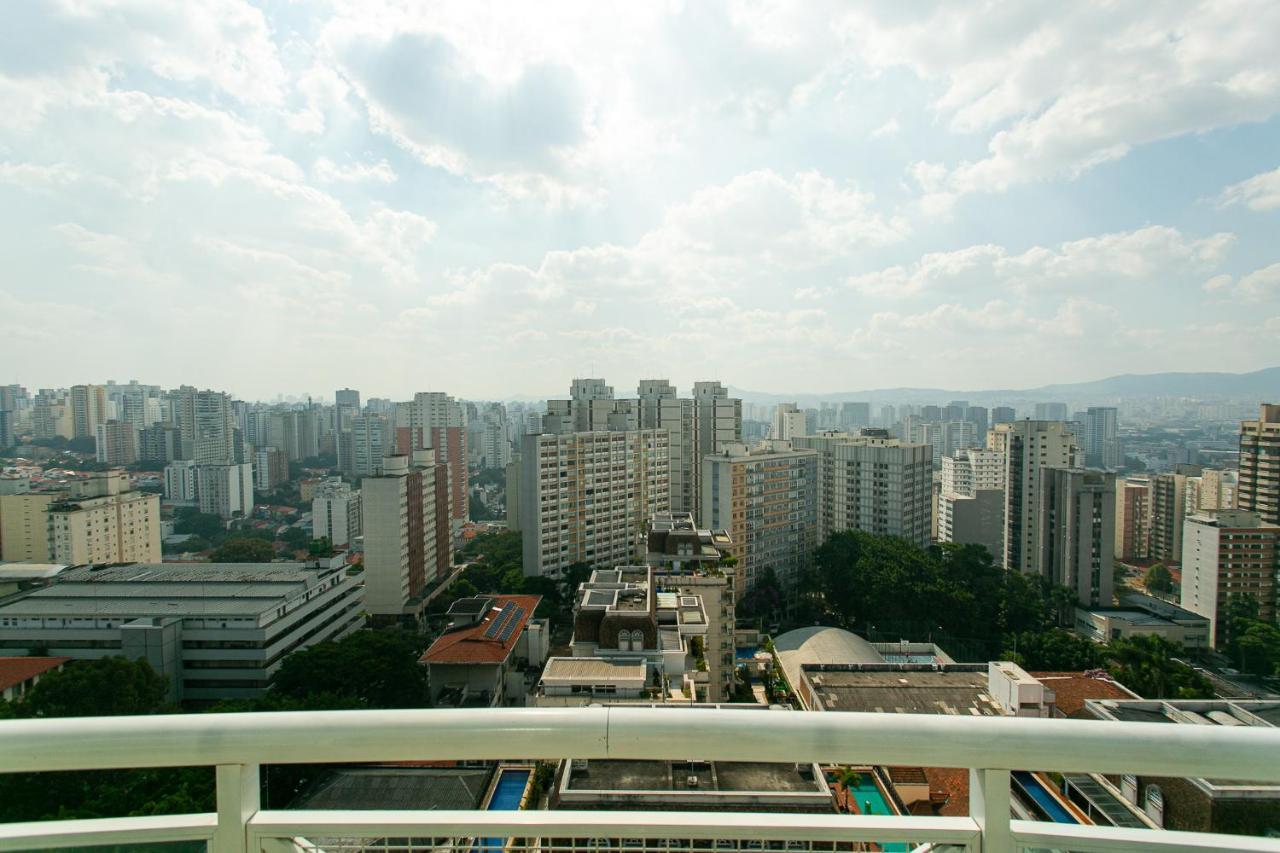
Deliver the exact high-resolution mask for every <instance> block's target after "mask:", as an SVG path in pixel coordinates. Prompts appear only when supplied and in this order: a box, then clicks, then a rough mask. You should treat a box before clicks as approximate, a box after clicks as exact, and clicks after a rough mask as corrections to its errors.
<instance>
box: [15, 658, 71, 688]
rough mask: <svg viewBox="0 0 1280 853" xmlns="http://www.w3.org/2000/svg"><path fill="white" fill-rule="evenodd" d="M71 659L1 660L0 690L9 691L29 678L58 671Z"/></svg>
mask: <svg viewBox="0 0 1280 853" xmlns="http://www.w3.org/2000/svg"><path fill="white" fill-rule="evenodd" d="M69 660H71V658H45V657H20V658H0V690H8V689H9V688H10V687H13V686H14V685H16V684H21V683H22V682H24V681H26V680H27V679H28V678H31V677H32V676H36V675H43V674H44V673H46V672H48V671H49V670H51V669H57V668H58V667H60V666H62V665H63V664H64V663H66V662H67V661H69Z"/></svg>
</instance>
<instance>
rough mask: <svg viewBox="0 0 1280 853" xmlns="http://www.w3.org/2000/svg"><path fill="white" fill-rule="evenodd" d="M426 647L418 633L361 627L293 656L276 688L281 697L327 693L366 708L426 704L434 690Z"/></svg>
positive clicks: (273, 688)
mask: <svg viewBox="0 0 1280 853" xmlns="http://www.w3.org/2000/svg"><path fill="white" fill-rule="evenodd" d="M422 651H423V638H422V637H421V636H420V635H418V634H412V633H409V632H406V631H400V630H395V629H389V630H381V631H370V630H365V631H356V632H355V633H354V634H351V635H349V636H347V637H344V638H343V639H341V640H338V641H336V642H327V643H320V644H319V645H315V646H312V647H311V648H309V649H303V650H302V651H298V652H294V653H293V654H291V655H289V656H288V657H287V658H285V659H284V663H283V664H282V665H281V667H280V669H279V670H277V671H276V673H275V675H274V676H272V678H271V692H272V695H273V696H274V697H276V698H278V699H280V700H296V701H307V700H308V697H312V698H314V697H315V696H322V697H331V699H333V700H339V701H352V702H354V703H356V704H357V705H358V707H364V708H425V707H427V706H429V705H430V704H431V694H430V691H429V690H428V685H427V674H426V669H425V668H424V667H422V666H419V664H418V658H419V657H420V656H421V655H422Z"/></svg>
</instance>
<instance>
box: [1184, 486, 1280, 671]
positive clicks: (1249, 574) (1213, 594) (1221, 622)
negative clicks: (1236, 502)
mask: <svg viewBox="0 0 1280 853" xmlns="http://www.w3.org/2000/svg"><path fill="white" fill-rule="evenodd" d="M1277 554H1280V526H1278V525H1275V524H1268V523H1266V522H1264V521H1263V520H1262V518H1261V516H1259V515H1258V513H1256V512H1246V511H1244V510H1218V511H1216V512H1206V513H1202V514H1200V515H1193V516H1190V517H1189V518H1187V520H1186V524H1185V525H1184V526H1183V536H1182V585H1181V602H1180V603H1181V604H1182V606H1183V607H1185V608H1186V609H1187V610H1190V611H1191V612H1193V613H1199V614H1200V615H1201V616H1207V617H1208V618H1209V624H1210V631H1209V636H1210V643H1211V645H1212V646H1213V647H1214V648H1217V647H1218V646H1219V645H1221V644H1222V643H1224V642H1225V641H1226V639H1227V634H1226V628H1227V626H1226V624H1225V622H1226V616H1227V614H1228V613H1229V612H1230V608H1231V603H1232V601H1234V600H1237V599H1243V598H1245V597H1246V596H1250V597H1252V598H1253V599H1254V600H1256V601H1257V602H1258V617H1259V618H1260V619H1261V620H1263V621H1264V622H1271V621H1273V620H1274V619H1275V615H1276V566H1277Z"/></svg>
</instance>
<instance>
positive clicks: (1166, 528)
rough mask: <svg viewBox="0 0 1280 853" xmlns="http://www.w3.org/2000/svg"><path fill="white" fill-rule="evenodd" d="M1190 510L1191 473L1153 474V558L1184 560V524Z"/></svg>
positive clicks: (1169, 560) (1177, 561)
mask: <svg viewBox="0 0 1280 853" xmlns="http://www.w3.org/2000/svg"><path fill="white" fill-rule="evenodd" d="M1186 511H1187V476H1186V475H1185V474H1180V473H1176V472H1175V473H1166V474H1156V475H1155V476H1154V477H1152V478H1151V559H1153V560H1163V561H1166V562H1174V563H1180V562H1182V525H1183V519H1184V518H1185V517H1186Z"/></svg>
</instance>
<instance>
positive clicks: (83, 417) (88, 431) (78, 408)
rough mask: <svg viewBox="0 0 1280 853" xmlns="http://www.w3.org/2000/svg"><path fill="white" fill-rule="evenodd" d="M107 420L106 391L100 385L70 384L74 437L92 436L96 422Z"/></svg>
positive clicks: (94, 433)
mask: <svg viewBox="0 0 1280 853" xmlns="http://www.w3.org/2000/svg"><path fill="white" fill-rule="evenodd" d="M106 420H107V392H106V389H104V388H103V387H102V386H101V385H72V386H71V432H72V436H73V437H75V438H93V437H95V435H96V434H97V429H98V424H100V423H104V422H106Z"/></svg>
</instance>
